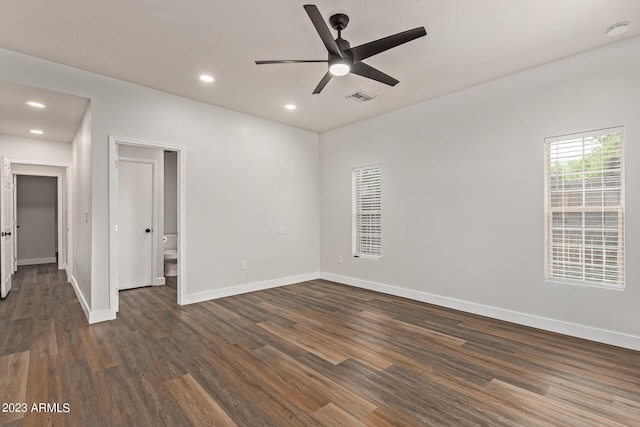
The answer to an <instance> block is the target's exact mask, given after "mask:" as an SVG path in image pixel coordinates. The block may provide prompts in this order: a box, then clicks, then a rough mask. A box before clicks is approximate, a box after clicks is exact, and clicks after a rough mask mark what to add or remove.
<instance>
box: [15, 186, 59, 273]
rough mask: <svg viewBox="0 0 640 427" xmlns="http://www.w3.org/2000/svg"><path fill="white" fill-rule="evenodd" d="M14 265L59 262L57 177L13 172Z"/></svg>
mask: <svg viewBox="0 0 640 427" xmlns="http://www.w3.org/2000/svg"><path fill="white" fill-rule="evenodd" d="M13 176H14V179H13V182H14V192H15V201H16V203H15V233H14V235H13V241H14V247H15V252H14V253H15V261H16V263H15V265H16V266H17V267H20V266H22V265H37V264H52V263H57V262H58V258H59V251H60V248H59V237H58V227H57V225H58V215H59V214H58V180H57V178H56V177H52V176H39V175H18V174H14V175H13Z"/></svg>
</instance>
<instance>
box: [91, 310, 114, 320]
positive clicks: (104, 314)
mask: <svg viewBox="0 0 640 427" xmlns="http://www.w3.org/2000/svg"><path fill="white" fill-rule="evenodd" d="M115 318H116V315H115V313H114V312H113V311H111V310H96V311H92V312H91V313H90V314H89V323H99V322H105V321H107V320H114V319H115Z"/></svg>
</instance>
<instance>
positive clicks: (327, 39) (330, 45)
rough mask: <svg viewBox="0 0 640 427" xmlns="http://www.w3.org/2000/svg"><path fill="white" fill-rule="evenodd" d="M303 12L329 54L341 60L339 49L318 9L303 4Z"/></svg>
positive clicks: (311, 5)
mask: <svg viewBox="0 0 640 427" xmlns="http://www.w3.org/2000/svg"><path fill="white" fill-rule="evenodd" d="M304 10H306V11H307V15H309V18H310V19H311V22H312V23H313V26H314V27H316V31H317V32H318V35H319V36H320V38H321V39H322V42H323V43H324V45H325V47H326V48H327V50H328V51H329V53H330V54H332V55H335V56H338V57H340V58H342V52H340V48H339V47H338V44H337V43H336V41H335V40H334V39H333V35H332V34H331V31H329V27H327V24H326V22H324V18H323V17H322V15H321V14H320V11H319V10H318V8H317V7H316V6H315V5H313V4H305V5H304Z"/></svg>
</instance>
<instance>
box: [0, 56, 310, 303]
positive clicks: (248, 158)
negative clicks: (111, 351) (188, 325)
mask: <svg viewBox="0 0 640 427" xmlns="http://www.w3.org/2000/svg"><path fill="white" fill-rule="evenodd" d="M0 63H2V67H0V79H4V80H8V81H13V82H17V83H23V84H28V85H31V86H36V87H41V88H45V89H50V90H56V91H59V92H64V93H69V94H72V95H77V96H82V97H85V98H88V99H91V120H90V122H91V123H90V128H91V131H90V134H84V133H83V134H82V135H83V137H82V138H77V139H78V140H79V141H85V142H87V144H80V143H77V144H74V168H75V173H74V183H75V186H74V190H77V191H76V192H75V194H74V197H76V199H74V203H75V206H76V209H75V212H74V219H75V220H76V221H78V222H79V223H78V224H77V226H78V228H77V229H76V231H77V232H78V233H80V235H79V236H76V237H77V239H76V240H77V241H78V242H79V243H80V244H79V245H76V246H75V247H74V248H75V249H74V250H75V252H76V256H77V257H78V258H79V259H78V261H79V262H78V264H76V267H77V268H76V270H78V274H87V275H88V276H87V277H86V278H85V279H81V280H79V281H81V282H82V284H81V285H80V287H81V288H82V292H83V294H84V296H85V298H86V297H87V296H89V297H90V301H91V310H92V311H94V312H101V311H104V310H109V309H110V300H109V290H110V287H109V198H108V188H109V184H108V169H109V165H108V138H109V136H110V135H111V136H115V137H121V138H131V139H136V140H144V141H150V142H155V143H159V144H168V145H173V146H179V147H182V151H181V155H182V154H183V155H184V157H183V158H182V160H181V161H184V164H183V165H182V164H181V167H182V166H184V169H183V170H184V182H183V185H184V193H181V198H182V199H183V200H182V202H181V203H183V205H184V212H185V217H184V218H181V221H182V223H183V224H184V227H185V228H184V233H183V235H182V236H181V243H183V244H184V253H182V254H181V260H182V262H183V266H184V268H185V272H184V277H182V283H183V284H184V289H183V291H184V293H185V295H186V296H187V297H189V298H188V299H189V300H190V301H196V300H202V299H210V298H214V297H216V296H223V295H225V294H231V293H239V292H242V291H247V290H250V289H251V290H254V289H255V288H258V287H264V286H269V285H273V284H276V283H282V282H283V281H286V280H298V279H301V278H306V277H314V276H315V277H317V275H318V259H319V254H318V251H319V226H318V224H319V213H318V212H319V190H318V188H319V166H318V165H319V147H318V140H319V136H318V134H316V133H313V132H308V131H304V130H301V129H297V128H293V127H289V126H285V125H282V124H277V123H274V122H271V121H268V120H263V119H260V118H256V117H253V116H249V115H246V114H241V113H237V112H233V111H229V110H225V109H223V108H219V107H214V106H211V105H206V104H202V103H199V102H196V101H192V100H188V99H185V98H180V97H177V96H173V95H169V94H167V93H163V92H159V91H156V90H152V89H148V88H144V87H141V86H137V85H134V84H130V83H126V82H123V81H119V80H115V79H111V78H107V77H104V76H100V75H97V74H92V73H89V72H85V71H82V70H78V69H74V68H71V67H67V66H63V65H59V64H55V63H52V62H49V61H44V60H40V59H37V58H33V57H29V56H26V55H23V54H19V53H16V52H11V51H8V50H2V49H0ZM89 136H90V138H89ZM76 162H78V164H76ZM87 198H90V200H87ZM85 212H88V214H89V218H90V223H88V224H86V223H84V222H83V221H82V220H83V214H84V213H85ZM87 227H90V231H89V230H88V229H87ZM281 230H282V233H281V232H280V231H281ZM87 245H89V248H87ZM81 250H84V251H85V252H84V253H81V252H80V251H81ZM87 256H88V257H89V260H90V266H88V265H87V263H86V261H87V259H86V257H87ZM241 260H244V261H246V269H242V268H241Z"/></svg>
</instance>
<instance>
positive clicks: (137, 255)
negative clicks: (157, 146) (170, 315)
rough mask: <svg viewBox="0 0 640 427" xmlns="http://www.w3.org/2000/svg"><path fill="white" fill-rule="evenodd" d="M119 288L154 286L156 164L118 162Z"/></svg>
mask: <svg viewBox="0 0 640 427" xmlns="http://www.w3.org/2000/svg"><path fill="white" fill-rule="evenodd" d="M117 170H118V228H117V230H118V232H117V234H118V289H119V290H123V289H132V288H139V287H142V286H151V285H152V277H153V165H152V164H151V163H142V162H135V161H124V160H120V161H119V162H118V169H117Z"/></svg>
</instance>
